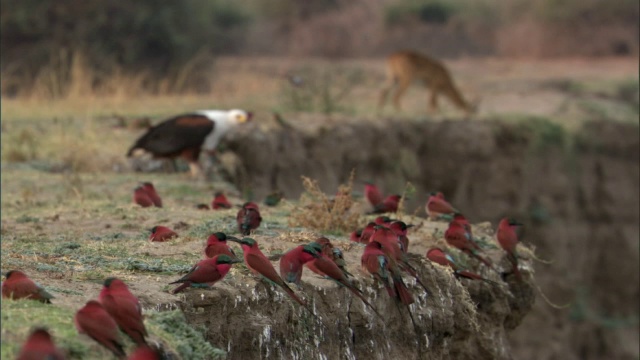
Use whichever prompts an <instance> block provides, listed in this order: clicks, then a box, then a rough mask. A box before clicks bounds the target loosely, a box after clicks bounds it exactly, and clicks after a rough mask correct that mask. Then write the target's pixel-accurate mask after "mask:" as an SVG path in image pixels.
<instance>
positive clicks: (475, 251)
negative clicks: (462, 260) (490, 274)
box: [444, 221, 495, 270]
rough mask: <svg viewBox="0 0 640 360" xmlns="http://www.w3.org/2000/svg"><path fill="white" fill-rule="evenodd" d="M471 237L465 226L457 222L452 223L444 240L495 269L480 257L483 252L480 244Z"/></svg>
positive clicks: (445, 233)
mask: <svg viewBox="0 0 640 360" xmlns="http://www.w3.org/2000/svg"><path fill="white" fill-rule="evenodd" d="M469 236H470V235H469V234H468V233H467V231H466V230H465V228H464V226H463V225H462V224H460V223H458V222H455V221H452V222H450V223H449V228H448V229H447V231H445V232H444V238H445V240H447V244H449V245H451V246H453V247H454V248H456V249H458V250H460V251H462V252H464V253H465V254H467V255H469V256H471V257H473V258H475V259H477V260H480V261H481V262H482V263H484V264H485V265H487V266H488V267H490V268H491V269H494V268H493V265H492V264H491V262H490V261H489V260H487V259H485V258H484V257H482V256H480V255H479V252H480V251H481V249H480V247H479V246H478V244H476V243H475V242H473V241H471V239H470V238H469ZM494 270H495V269H494Z"/></svg>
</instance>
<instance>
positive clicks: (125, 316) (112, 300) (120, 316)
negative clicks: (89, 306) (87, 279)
mask: <svg viewBox="0 0 640 360" xmlns="http://www.w3.org/2000/svg"><path fill="white" fill-rule="evenodd" d="M98 300H99V301H100V303H101V304H102V307H104V309H105V310H107V312H108V313H109V315H111V317H112V318H113V320H115V321H116V324H118V327H119V328H120V330H122V331H123V332H124V333H125V334H127V335H129V337H130V338H131V340H133V342H135V343H136V344H137V345H143V344H146V343H147V341H146V340H145V337H146V336H148V334H147V329H146V328H145V326H144V321H143V320H142V307H141V306H140V301H138V298H137V297H135V296H134V295H133V294H132V293H131V291H129V287H127V284H125V283H124V282H123V281H122V280H120V279H116V278H108V279H106V280H105V281H104V287H103V288H102V290H101V291H100V296H99V298H98Z"/></svg>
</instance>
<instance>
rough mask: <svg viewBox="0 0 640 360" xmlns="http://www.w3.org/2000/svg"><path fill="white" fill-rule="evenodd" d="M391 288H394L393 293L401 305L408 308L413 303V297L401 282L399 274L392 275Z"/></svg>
mask: <svg viewBox="0 0 640 360" xmlns="http://www.w3.org/2000/svg"><path fill="white" fill-rule="evenodd" d="M393 287H394V288H395V292H396V294H397V296H398V299H399V300H400V302H401V303H403V304H404V305H407V306H409V305H411V304H413V303H414V302H415V300H414V299H413V295H411V293H410V292H409V289H408V288H407V285H406V284H405V283H404V281H403V280H402V276H400V274H397V275H394V277H393Z"/></svg>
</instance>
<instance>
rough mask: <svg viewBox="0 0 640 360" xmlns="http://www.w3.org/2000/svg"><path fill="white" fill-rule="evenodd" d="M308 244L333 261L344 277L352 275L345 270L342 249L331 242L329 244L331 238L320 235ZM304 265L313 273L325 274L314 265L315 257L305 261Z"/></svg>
mask: <svg viewBox="0 0 640 360" xmlns="http://www.w3.org/2000/svg"><path fill="white" fill-rule="evenodd" d="M309 245H311V246H313V247H314V248H316V249H317V250H318V252H322V253H323V254H324V255H325V256H326V257H327V258H329V259H330V260H332V261H333V262H335V263H336V265H338V267H339V268H340V270H342V272H343V273H344V274H345V276H346V277H349V276H353V275H352V274H351V273H349V271H347V263H346V262H345V261H344V255H343V254H342V250H340V249H339V248H337V247H334V246H333V244H331V240H329V239H327V238H326V237H324V236H321V237H319V238H317V239H316V240H315V241H314V242H313V243H311V244H309ZM305 265H306V266H307V267H308V268H309V270H311V271H313V272H314V273H316V274H318V275H320V276H325V274H324V273H323V272H322V271H321V270H320V269H318V267H317V266H316V265H315V259H314V260H312V261H310V262H308V263H306V264H305Z"/></svg>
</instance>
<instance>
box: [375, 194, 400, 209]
mask: <svg viewBox="0 0 640 360" xmlns="http://www.w3.org/2000/svg"><path fill="white" fill-rule="evenodd" d="M401 198H402V196H400V195H398V194H393V195H389V196H387V197H386V198H385V199H384V201H382V203H380V204H378V205H376V206H375V207H374V208H373V211H371V212H370V214H382V213H388V212H393V213H394V212H396V211H398V205H399V204H400V199H401Z"/></svg>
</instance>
